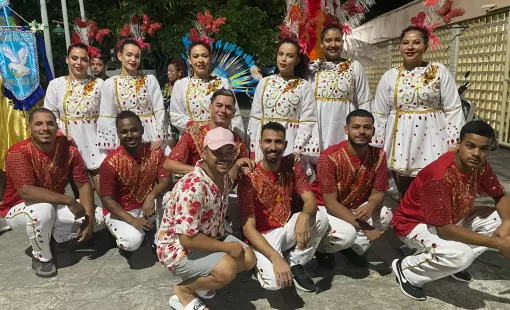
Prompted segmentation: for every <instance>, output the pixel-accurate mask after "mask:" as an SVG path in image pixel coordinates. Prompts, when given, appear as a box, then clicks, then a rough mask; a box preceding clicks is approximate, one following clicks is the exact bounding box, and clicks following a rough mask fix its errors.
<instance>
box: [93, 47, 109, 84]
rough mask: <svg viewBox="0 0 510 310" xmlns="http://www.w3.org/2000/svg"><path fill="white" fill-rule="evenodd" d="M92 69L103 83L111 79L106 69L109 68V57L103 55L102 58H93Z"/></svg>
mask: <svg viewBox="0 0 510 310" xmlns="http://www.w3.org/2000/svg"><path fill="white" fill-rule="evenodd" d="M90 67H91V69H92V74H94V77H95V78H98V79H101V80H103V81H104V80H106V79H108V78H109V76H108V75H106V69H107V68H108V57H107V56H106V55H104V54H101V57H93V58H92V62H91V64H90Z"/></svg>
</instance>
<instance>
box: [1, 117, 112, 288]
mask: <svg viewBox="0 0 510 310" xmlns="http://www.w3.org/2000/svg"><path fill="white" fill-rule="evenodd" d="M28 122H29V130H30V135H31V137H30V138H28V139H26V140H24V141H22V142H19V143H17V144H15V145H13V146H12V147H11V148H10V149H9V151H8V152H7V157H6V176H7V187H6V191H5V196H4V201H3V203H2V205H1V206H0V216H1V217H4V218H5V219H6V220H7V224H8V225H9V226H10V227H11V228H13V229H14V230H20V231H24V232H26V233H27V235H28V238H29V239H30V243H31V244H32V254H33V258H32V269H33V270H34V271H35V274H36V275H37V276H39V277H43V278H49V277H53V276H55V275H57V269H56V267H55V264H54V263H53V261H52V253H51V250H50V240H51V237H52V236H53V238H54V239H55V240H56V241H57V242H59V243H62V242H65V241H69V240H71V239H74V238H79V239H78V242H83V241H86V240H88V239H89V238H90V237H91V236H92V233H93V229H94V224H101V222H102V221H103V216H102V212H101V208H96V207H95V206H94V194H93V191H92V186H91V185H90V183H89V177H88V174H87V170H86V168H85V163H84V162H83V159H82V158H81V156H80V153H79V152H78V150H77V149H76V148H75V147H74V146H72V145H71V144H70V143H69V142H68V141H67V139H66V138H65V137H62V136H60V137H57V131H58V126H57V120H56V118H55V115H54V114H53V113H52V112H51V111H50V110H48V109H45V108H38V109H35V110H34V111H32V112H31V113H30V116H29V119H28ZM68 177H71V180H72V181H74V183H75V184H76V186H77V188H78V191H79V194H80V197H81V200H80V201H77V200H75V199H74V198H73V197H70V196H67V195H65V194H64V193H65V187H66V185H67V183H68V182H69V179H68Z"/></svg>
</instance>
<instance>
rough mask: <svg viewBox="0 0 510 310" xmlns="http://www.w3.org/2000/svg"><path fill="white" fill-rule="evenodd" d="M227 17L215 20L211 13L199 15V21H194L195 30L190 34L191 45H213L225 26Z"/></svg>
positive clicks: (192, 29)
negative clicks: (198, 43)
mask: <svg viewBox="0 0 510 310" xmlns="http://www.w3.org/2000/svg"><path fill="white" fill-rule="evenodd" d="M226 21H227V19H226V18H225V17H218V18H216V19H215V18H214V17H213V16H212V15H211V13H210V12H209V11H207V10H206V11H205V12H204V13H198V14H197V20H196V21H193V26H194V27H193V28H191V30H190V33H189V36H188V38H189V40H190V41H191V43H194V42H197V41H200V42H204V43H206V44H212V43H214V42H215V40H216V38H215V37H216V35H217V34H218V32H219V31H220V27H221V26H223V25H224V24H225V22H226Z"/></svg>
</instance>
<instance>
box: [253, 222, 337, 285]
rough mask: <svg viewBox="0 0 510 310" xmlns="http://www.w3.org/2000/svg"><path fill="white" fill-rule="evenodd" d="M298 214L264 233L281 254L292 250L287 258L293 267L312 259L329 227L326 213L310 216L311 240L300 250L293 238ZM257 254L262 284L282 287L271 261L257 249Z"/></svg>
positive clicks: (258, 270) (259, 276) (259, 278)
mask: <svg viewBox="0 0 510 310" xmlns="http://www.w3.org/2000/svg"><path fill="white" fill-rule="evenodd" d="M298 216H299V213H296V214H294V215H293V216H292V217H291V218H290V219H289V221H288V222H287V224H285V226H283V227H280V228H277V229H274V230H271V231H270V232H267V233H265V234H262V236H264V238H266V240H267V242H268V243H269V244H270V245H271V246H272V247H273V249H275V250H276V251H278V252H279V253H280V254H282V252H285V251H287V250H291V251H290V253H289V254H288V255H287V257H286V258H285V259H286V260H287V262H288V263H289V265H290V266H291V267H292V266H295V265H305V264H306V263H308V262H309V261H310V260H312V258H313V256H314V254H315V250H316V249H317V246H318V245H319V242H320V241H321V240H322V238H323V237H324V234H325V233H326V231H327V229H328V227H329V224H328V217H327V216H326V215H325V214H324V213H321V212H317V213H316V214H315V216H313V217H310V220H309V224H310V241H309V242H308V248H306V249H304V250H299V249H298V248H297V247H296V240H295V239H293V236H294V229H295V227H296V221H297V219H298ZM255 256H256V257H257V278H258V280H259V282H260V285H261V286H262V287H263V288H265V289H267V290H278V289H280V288H279V287H278V285H277V284H276V276H275V274H274V270H273V264H272V263H271V261H270V260H269V259H268V258H267V257H265V256H264V255H263V254H262V253H259V252H257V251H255Z"/></svg>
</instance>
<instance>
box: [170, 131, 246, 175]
mask: <svg viewBox="0 0 510 310" xmlns="http://www.w3.org/2000/svg"><path fill="white" fill-rule="evenodd" d="M208 131H209V125H204V126H201V127H200V134H199V135H192V134H191V133H190V132H189V130H188V129H186V131H185V132H184V134H183V135H182V137H181V138H180V139H179V142H177V145H176V146H175V147H174V148H173V149H172V152H171V153H170V155H169V156H168V159H171V160H175V161H178V162H181V163H183V164H186V165H190V166H195V165H196V164H197V162H198V161H199V160H200V159H203V158H205V153H204V152H205V150H204V138H205V135H206V134H207V132H208ZM232 133H233V134H234V142H235V143H236V149H237V156H236V160H237V159H239V158H245V157H247V154H246V145H245V144H244V141H243V138H241V136H239V135H238V134H236V133H235V132H232Z"/></svg>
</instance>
